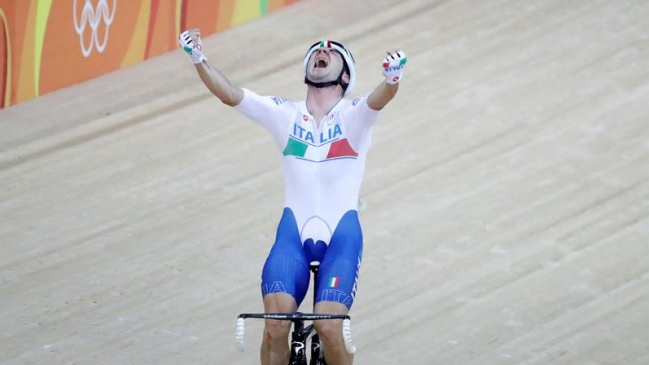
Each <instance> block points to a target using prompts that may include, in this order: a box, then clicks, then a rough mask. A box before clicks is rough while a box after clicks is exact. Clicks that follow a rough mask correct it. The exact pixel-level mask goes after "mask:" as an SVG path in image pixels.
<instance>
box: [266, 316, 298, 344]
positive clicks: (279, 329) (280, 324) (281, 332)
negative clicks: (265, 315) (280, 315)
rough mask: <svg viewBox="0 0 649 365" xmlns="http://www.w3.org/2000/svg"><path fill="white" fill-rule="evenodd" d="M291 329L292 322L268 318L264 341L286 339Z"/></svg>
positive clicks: (271, 341)
mask: <svg viewBox="0 0 649 365" xmlns="http://www.w3.org/2000/svg"><path fill="white" fill-rule="evenodd" d="M290 331H291V322H289V321H277V320H266V322H265V327H264V341H267V342H270V343H275V342H278V341H286V339H287V338H288V334H289V332H290Z"/></svg>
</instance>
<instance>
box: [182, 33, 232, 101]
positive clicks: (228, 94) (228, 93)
mask: <svg viewBox="0 0 649 365" xmlns="http://www.w3.org/2000/svg"><path fill="white" fill-rule="evenodd" d="M178 41H179V42H180V45H181V46H182V47H183V50H184V51H185V52H187V54H188V55H189V58H190V59H191V60H192V63H193V64H194V66H196V71H197V72H198V76H200V78H201V81H203V83H204V84H205V86H207V88H208V89H209V90H210V91H211V92H212V94H214V95H215V96H216V97H217V98H219V99H220V100H221V101H222V102H223V103H224V104H226V105H229V106H236V105H238V104H239V103H240V102H241V100H243V90H242V89H241V88H240V87H238V86H235V85H233V84H232V83H231V82H230V80H228V78H227V77H225V75H223V73H222V72H221V71H219V70H218V69H217V68H216V67H214V66H212V65H210V64H209V63H207V57H206V56H205V55H204V54H203V42H202V41H201V34H200V32H199V31H198V29H196V30H187V31H184V32H182V33H181V34H180V36H179V37H178Z"/></svg>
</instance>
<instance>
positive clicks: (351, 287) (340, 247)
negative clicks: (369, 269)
mask: <svg viewBox="0 0 649 365" xmlns="http://www.w3.org/2000/svg"><path fill="white" fill-rule="evenodd" d="M362 256H363V234H362V232H361V226H360V223H359V221H358V212H356V211H349V212H347V213H346V214H345V215H344V216H343V218H342V219H341V220H340V222H339V223H338V226H337V227H336V230H335V231H334V233H333V235H332V236H331V241H330V242H329V246H328V247H327V252H326V253H325V257H324V259H323V260H322V263H321V264H320V269H319V272H318V283H316V288H317V289H316V290H317V291H316V303H318V302H322V301H331V302H338V303H341V304H343V305H345V306H346V307H347V309H349V308H351V306H352V304H353V302H354V297H355V296H356V286H357V284H358V273H359V270H360V265H361V258H362Z"/></svg>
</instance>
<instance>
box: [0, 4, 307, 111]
mask: <svg viewBox="0 0 649 365" xmlns="http://www.w3.org/2000/svg"><path fill="white" fill-rule="evenodd" d="M297 1H299V0H20V1H15V0H0V108H5V107H7V106H9V105H12V104H16V103H20V102H22V101H25V100H28V99H31V98H34V97H37V96H39V95H42V94H45V93H48V92H51V91H54V90H57V89H60V88H62V87H65V86H69V85H72V84H75V83H78V82H81V81H84V80H88V79H90V78H93V77H97V76H99V75H102V74H105V73H108V72H111V71H114V70H117V69H120V68H123V67H126V66H128V65H132V64H133V63H136V62H140V61H142V60H145V59H148V58H150V57H153V56H156V55H159V54H162V53H165V52H168V51H170V50H173V49H176V48H177V35H178V33H179V32H180V30H181V29H186V28H187V27H192V28H193V27H198V28H201V32H202V33H203V34H204V35H209V34H212V33H215V32H218V31H221V30H223V29H227V28H229V27H232V26H234V25H236V24H239V23H241V22H244V21H248V20H252V19H255V18H257V17H259V16H261V15H263V14H265V13H267V12H269V11H273V10H276V9H279V8H281V7H283V6H287V5H289V4H292V3H294V2H297Z"/></svg>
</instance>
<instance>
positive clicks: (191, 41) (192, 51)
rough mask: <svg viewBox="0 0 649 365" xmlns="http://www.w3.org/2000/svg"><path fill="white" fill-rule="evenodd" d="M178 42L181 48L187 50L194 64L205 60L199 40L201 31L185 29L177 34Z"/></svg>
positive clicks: (201, 43)
mask: <svg viewBox="0 0 649 365" xmlns="http://www.w3.org/2000/svg"><path fill="white" fill-rule="evenodd" d="M178 42H179V43H180V46H181V47H183V50H184V51H185V52H187V54H188V55H189V58H191V60H192V62H193V63H194V64H197V63H201V62H203V61H207V57H205V55H204V54H203V42H202V41H201V32H200V31H199V30H198V29H191V30H186V31H184V32H182V33H180V35H179V36H178Z"/></svg>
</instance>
